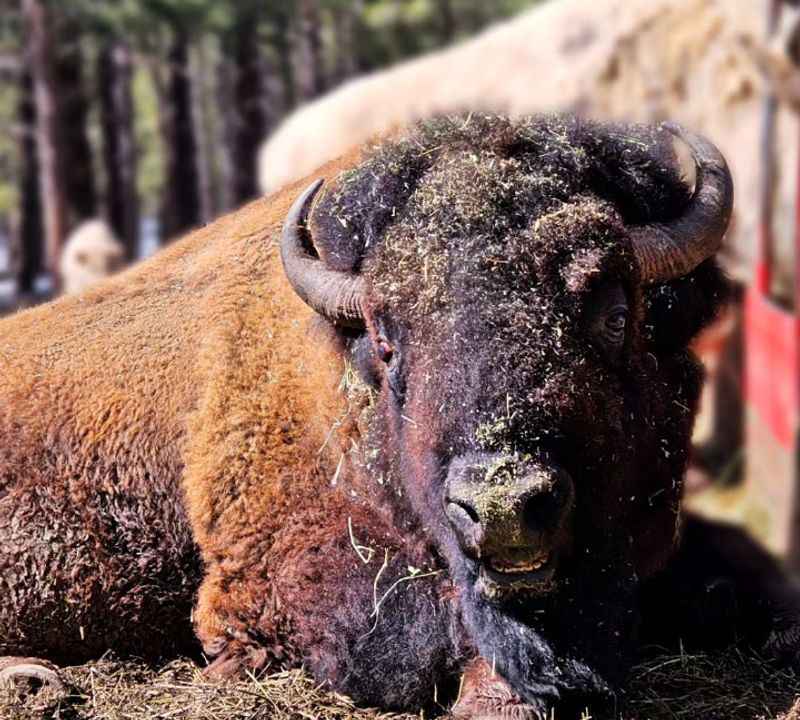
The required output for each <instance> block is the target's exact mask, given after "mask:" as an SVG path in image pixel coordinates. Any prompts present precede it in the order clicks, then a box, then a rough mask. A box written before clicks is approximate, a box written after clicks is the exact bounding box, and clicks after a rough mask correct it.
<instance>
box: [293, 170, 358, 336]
mask: <svg viewBox="0 0 800 720" xmlns="http://www.w3.org/2000/svg"><path fill="white" fill-rule="evenodd" d="M321 187H322V180H317V181H315V182H314V183H313V184H312V185H310V186H309V187H308V188H306V190H305V191H304V192H303V193H302V194H301V195H300V197H298V198H297V200H295V201H294V204H293V205H292V207H291V208H290V209H289V214H288V215H287V216H286V221H285V222H284V224H283V233H282V234H281V260H282V261H283V269H284V271H285V272H286V277H287V278H288V279H289V282H290V283H291V285H292V287H293V288H294V290H295V292H296V293H297V294H298V295H299V296H300V297H301V298H302V299H303V301H304V302H305V303H306V304H308V305H310V306H311V307H312V308H314V310H316V311H317V312H318V313H320V315H324V316H325V317H326V318H328V319H329V320H330V321H331V322H333V323H336V324H337V325H345V326H347V327H357V328H360V327H363V325H364V313H363V310H362V303H363V299H364V279H363V278H362V277H361V276H360V275H356V274H354V273H349V272H341V271H337V270H331V269H330V268H328V267H327V266H326V265H325V263H324V262H323V261H322V260H320V258H319V257H318V256H317V254H316V249H315V248H314V243H313V240H312V239H311V233H310V232H309V230H308V227H307V220H308V212H309V209H310V208H311V203H312V202H313V200H314V197H315V196H316V194H317V192H319V189H320V188H321ZM312 253H313V254H312Z"/></svg>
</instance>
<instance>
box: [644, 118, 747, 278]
mask: <svg viewBox="0 0 800 720" xmlns="http://www.w3.org/2000/svg"><path fill="white" fill-rule="evenodd" d="M663 127H664V128H666V129H667V130H669V132H671V133H672V134H673V135H675V136H676V137H678V138H680V139H681V140H682V141H683V142H685V143H686V144H687V145H688V146H689V149H690V150H691V152H692V155H693V157H694V162H695V165H696V170H697V176H696V180H695V189H694V194H693V196H692V199H691V200H690V201H689V204H688V206H687V208H686V210H685V211H684V212H683V214H682V215H681V216H680V217H679V218H677V219H675V220H673V221H672V222H669V223H652V224H650V225H645V226H642V227H639V228H637V229H636V230H635V232H634V238H633V240H634V252H635V253H636V257H637V259H638V261H639V268H640V270H641V273H642V280H643V281H644V282H645V283H657V282H664V281H666V280H670V279H672V278H676V277H681V276H683V275H686V274H688V273H690V272H691V271H692V270H694V269H695V268H696V267H697V266H698V265H699V264H700V263H701V262H703V260H705V259H706V258H709V257H711V256H712V255H713V254H714V253H715V252H717V250H719V248H720V245H721V244H722V237H723V235H724V234H725V230H727V228H728V222H729V221H730V217H731V210H732V208H733V180H732V178H731V173H730V170H729V169H728V164H727V163H726V162H725V158H724V157H722V154H721V153H720V151H719V150H718V149H717V148H716V146H715V145H714V144H713V143H711V142H709V141H708V140H706V139H705V138H704V137H701V136H700V135H695V134H693V133H690V132H687V131H686V130H684V129H683V128H682V127H680V126H679V125H677V124H675V123H665V124H664V126H663Z"/></svg>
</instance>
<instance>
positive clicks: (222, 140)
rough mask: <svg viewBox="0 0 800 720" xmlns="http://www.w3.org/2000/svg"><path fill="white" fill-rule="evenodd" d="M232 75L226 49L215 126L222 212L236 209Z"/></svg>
mask: <svg viewBox="0 0 800 720" xmlns="http://www.w3.org/2000/svg"><path fill="white" fill-rule="evenodd" d="M235 78H236V72H235V70H234V65H233V62H232V61H231V59H230V54H229V53H228V52H227V48H223V50H222V52H221V53H220V58H219V63H218V64H217V88H216V95H217V107H218V108H219V123H218V124H217V142H218V145H219V146H220V147H222V148H224V149H225V152H222V153H220V154H219V182H220V203H221V207H222V210H226V211H227V210H232V209H233V208H234V207H236V198H235V193H234V183H233V178H234V175H235V174H236V168H235V167H234V162H233V147H234V144H235V138H236V121H237V113H236V107H235V102H234V92H233V88H234V85H235Z"/></svg>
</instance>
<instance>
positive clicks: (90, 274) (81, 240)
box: [59, 220, 125, 295]
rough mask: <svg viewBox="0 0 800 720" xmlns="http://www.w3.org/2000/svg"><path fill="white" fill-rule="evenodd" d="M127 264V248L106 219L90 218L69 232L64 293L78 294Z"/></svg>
mask: <svg viewBox="0 0 800 720" xmlns="http://www.w3.org/2000/svg"><path fill="white" fill-rule="evenodd" d="M124 265H125V248H123V247H122V244H121V243H120V242H119V240H117V238H116V237H115V236H114V232H113V231H112V230H111V228H110V227H109V226H108V224H107V223H106V222H104V221H103V220H87V221H85V222H83V223H81V224H80V225H79V226H78V227H77V228H76V229H75V230H74V231H73V232H72V234H71V235H70V236H69V238H68V239H67V242H66V243H65V245H64V250H63V251H62V253H61V261H60V264H59V274H60V277H61V287H62V290H63V292H64V293H65V294H67V295H75V294H77V293H80V292H83V291H84V290H85V289H86V288H88V287H90V286H92V285H94V284H95V283H97V282H99V281H100V280H103V279H104V278H107V277H108V276H109V275H113V274H114V273H115V272H117V271H119V270H121V269H122V268H123V267H124Z"/></svg>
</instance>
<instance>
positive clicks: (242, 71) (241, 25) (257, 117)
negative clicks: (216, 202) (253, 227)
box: [231, 12, 268, 204]
mask: <svg viewBox="0 0 800 720" xmlns="http://www.w3.org/2000/svg"><path fill="white" fill-rule="evenodd" d="M257 20H258V18H257V17H254V16H253V15H252V13H247V12H243V13H241V14H240V15H239V16H238V17H237V19H236V23H235V26H234V28H233V33H232V37H231V49H232V50H233V75H234V78H233V80H234V83H233V102H234V112H233V114H232V117H231V122H232V128H231V130H232V137H231V141H232V144H231V160H232V166H233V168H232V169H233V176H232V181H233V200H234V203H235V204H239V203H243V202H245V201H247V200H250V199H252V198H254V197H256V195H258V171H257V157H258V148H259V146H260V145H261V143H262V142H263V140H264V138H265V137H266V134H267V130H268V119H267V113H266V108H265V107H264V97H265V93H264V87H265V82H264V78H265V75H266V68H265V66H264V63H263V61H262V57H261V52H260V50H259V37H258V22H257Z"/></svg>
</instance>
